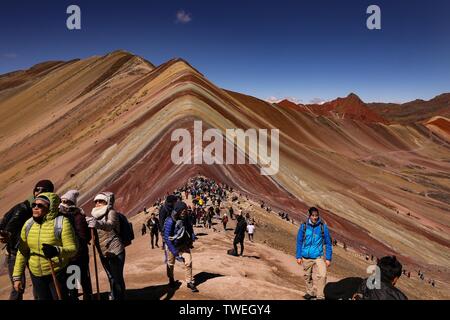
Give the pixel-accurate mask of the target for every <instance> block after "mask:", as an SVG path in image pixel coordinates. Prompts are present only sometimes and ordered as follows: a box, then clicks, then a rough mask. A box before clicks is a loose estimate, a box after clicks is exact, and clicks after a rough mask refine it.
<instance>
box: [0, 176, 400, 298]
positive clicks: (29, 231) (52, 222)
mask: <svg viewBox="0 0 450 320" xmlns="http://www.w3.org/2000/svg"><path fill="white" fill-rule="evenodd" d="M211 186H212V187H211ZM230 189H231V188H229V187H228V188H227V186H225V187H224V186H223V185H218V184H216V183H215V182H214V180H209V179H205V178H201V177H200V178H195V179H192V180H191V182H190V185H188V186H185V188H182V189H181V190H177V191H176V192H175V193H174V194H169V195H167V197H166V199H165V202H164V204H163V205H162V206H161V207H160V210H159V218H156V216H152V217H151V219H152V218H153V219H154V221H153V222H154V223H155V226H154V227H153V228H154V229H153V230H154V231H153V232H154V233H156V234H155V235H154V236H157V234H158V232H159V233H161V235H162V239H163V249H164V252H165V257H166V265H167V276H168V278H169V286H170V287H171V288H176V287H178V286H179V282H177V281H175V279H174V266H175V261H179V262H181V263H182V264H184V267H185V278H186V285H187V287H188V288H189V289H191V290H192V291H193V292H198V289H197V287H196V285H195V283H194V279H193V276H192V254H191V249H193V248H194V246H193V244H194V241H195V240H196V239H197V237H196V235H195V233H194V230H193V225H194V224H195V221H194V220H195V216H194V215H193V214H192V210H191V212H190V211H189V210H188V209H189V208H188V206H187V205H186V203H185V202H183V201H182V196H181V192H185V196H186V197H187V196H188V195H189V194H191V196H193V197H194V199H196V200H197V201H196V202H197V203H194V208H199V207H203V206H204V205H205V203H204V202H205V200H206V201H207V199H205V198H202V196H204V194H205V193H208V195H209V196H215V201H216V203H218V200H219V199H220V202H223V200H224V199H225V198H226V196H227V195H226V190H230ZM217 195H220V196H219V197H217ZM78 196H79V192H78V191H76V190H70V191H68V192H67V193H65V194H64V195H63V196H61V198H60V197H59V196H58V195H57V194H55V193H54V186H53V184H52V183H51V181H49V180H42V181H39V182H38V183H37V184H36V186H35V188H34V190H33V196H32V197H30V198H29V199H27V200H26V201H24V202H22V203H19V204H17V205H16V206H14V207H13V208H12V209H11V210H9V211H8V212H7V213H6V214H5V216H4V218H3V219H2V221H1V223H0V236H1V238H0V240H1V242H3V243H5V244H6V248H7V251H8V272H9V276H10V279H11V283H12V290H11V294H10V299H12V300H20V299H22V298H23V292H24V289H25V283H26V282H25V281H26V279H25V267H26V266H27V267H28V269H29V271H30V276H31V281H32V283H33V295H34V297H35V299H37V300H57V299H73V300H76V299H78V289H77V288H70V289H69V288H68V287H67V286H66V285H65V284H66V283H67V278H68V273H67V269H68V267H69V266H73V265H75V266H77V267H78V268H79V270H80V272H81V277H80V282H81V287H82V291H83V299H85V300H89V299H92V298H93V294H92V291H93V290H92V284H91V276H90V274H89V248H88V246H89V244H91V243H94V246H93V249H94V250H97V251H98V256H99V258H100V261H101V264H102V266H103V268H104V269H105V272H106V274H107V277H108V280H109V284H110V293H109V299H111V300H122V299H124V298H125V290H126V286H125V281H124V277H123V270H124V265H125V256H126V255H125V247H126V246H127V245H129V244H130V243H131V240H132V239H133V238H134V235H133V234H132V227H131V225H130V224H129V223H128V221H127V220H126V218H125V217H124V216H123V215H122V214H121V213H119V212H117V211H116V210H115V209H114V194H112V193H110V192H102V193H99V194H98V195H96V196H95V197H94V199H93V201H94V203H95V207H94V208H93V209H92V212H91V215H90V216H86V215H85V214H84V212H83V210H82V209H81V208H79V207H77V199H78ZM199 196H200V199H202V202H203V203H202V202H200V201H198V200H199V199H198V197H199ZM232 217H233V216H232ZM156 219H158V220H156ZM236 219H237V225H236V228H235V238H234V241H233V247H234V249H233V252H232V254H233V255H238V254H237V253H238V249H237V245H238V244H240V246H241V254H240V255H242V253H243V250H244V243H243V242H244V238H245V232H246V229H247V221H246V219H245V217H244V216H243V215H242V214H238V215H236ZM130 229H131V230H130ZM225 229H226V227H225ZM151 230H152V229H151ZM151 232H152V231H151ZM152 243H153V241H152ZM156 245H157V241H156ZM324 247H325V250H324ZM296 259H297V263H298V264H299V265H302V266H303V269H304V272H305V274H304V279H305V283H306V286H307V293H306V294H305V296H304V298H305V299H323V298H341V299H342V298H354V299H357V298H362V299H406V296H404V294H403V293H401V292H400V291H399V290H398V289H397V288H395V284H396V282H397V280H398V278H399V277H400V276H401V274H402V266H401V264H400V263H399V262H398V260H397V259H396V258H395V257H384V258H382V259H380V260H379V261H378V264H377V265H378V266H379V268H380V270H381V275H382V277H381V281H382V283H383V285H382V287H381V289H377V292H375V293H374V291H373V290H372V289H369V288H368V287H367V282H366V281H365V280H364V279H362V280H361V279H359V278H358V279H357V280H355V281H353V280H354V279H355V278H347V279H350V280H352V281H353V282H351V286H348V282H349V280H347V279H343V280H341V281H340V282H338V283H328V284H327V285H325V284H326V274H327V268H328V267H330V265H331V259H332V240H331V237H330V234H329V231H328V227H327V225H326V224H325V223H324V222H323V221H322V220H321V219H320V216H319V210H318V209H317V208H314V207H312V208H310V209H309V211H308V219H307V221H306V222H305V223H302V224H301V225H300V227H299V231H298V236H297V250H296ZM94 262H95V263H96V255H95V251H94ZM314 267H315V268H317V276H318V277H317V283H316V286H315V287H316V289H315V288H314V283H313V282H314V281H313V277H312V274H313V268H314ZM96 280H97V293H98V276H96ZM344 280H346V281H347V282H346V281H344ZM355 283H358V286H356V285H355ZM349 287H350V289H349ZM380 290H381V291H380ZM342 292H345V294H343V293H342ZM350 293H351V295H350Z"/></svg>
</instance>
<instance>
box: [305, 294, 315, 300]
mask: <svg viewBox="0 0 450 320" xmlns="http://www.w3.org/2000/svg"><path fill="white" fill-rule="evenodd" d="M303 298H304V299H305V300H312V299H314V298H315V296H312V295H310V294H309V293H307V294H305V295H304V296H303Z"/></svg>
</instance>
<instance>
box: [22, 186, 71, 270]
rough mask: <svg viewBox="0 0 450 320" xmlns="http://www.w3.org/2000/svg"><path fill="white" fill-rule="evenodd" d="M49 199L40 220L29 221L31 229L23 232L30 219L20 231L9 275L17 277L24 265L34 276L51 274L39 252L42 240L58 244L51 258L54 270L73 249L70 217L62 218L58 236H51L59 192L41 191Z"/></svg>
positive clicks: (62, 265)
mask: <svg viewBox="0 0 450 320" xmlns="http://www.w3.org/2000/svg"><path fill="white" fill-rule="evenodd" d="M40 196H45V197H47V198H48V199H49V200H50V208H49V212H48V213H47V215H45V217H44V221H43V223H42V224H38V223H33V225H32V226H31V229H30V231H29V233H28V237H27V235H26V227H27V225H28V223H29V222H30V220H32V219H33V218H31V219H29V220H28V221H27V222H25V224H24V226H23V228H22V232H21V235H20V238H21V239H20V244H19V251H18V253H17V258H16V264H15V265H14V272H13V278H14V279H20V278H21V276H22V274H23V273H24V271H25V266H26V265H27V264H28V268H29V269H30V271H31V273H32V274H33V275H34V276H36V277H42V276H47V275H50V274H51V268H50V263H49V262H48V260H47V258H46V257H45V256H44V253H43V252H42V244H44V243H47V244H50V245H53V246H56V247H58V249H59V252H60V255H59V256H58V257H54V258H52V262H53V267H54V270H55V272H58V271H60V270H62V269H64V268H65V267H66V266H67V265H68V264H69V260H70V258H71V257H73V256H74V255H76V253H77V250H78V248H77V242H76V236H75V232H74V230H73V228H72V225H71V223H70V221H69V220H68V219H67V218H64V219H63V224H62V226H63V227H62V233H61V239H57V238H56V237H55V232H54V223H55V218H56V217H57V216H58V213H59V209H58V207H59V203H60V199H59V196H58V195H57V194H55V193H42V194H40Z"/></svg>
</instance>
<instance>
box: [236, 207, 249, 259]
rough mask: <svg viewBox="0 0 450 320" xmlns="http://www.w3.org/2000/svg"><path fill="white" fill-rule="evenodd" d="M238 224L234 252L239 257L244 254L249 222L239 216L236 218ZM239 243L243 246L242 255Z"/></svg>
mask: <svg viewBox="0 0 450 320" xmlns="http://www.w3.org/2000/svg"><path fill="white" fill-rule="evenodd" d="M236 220H237V224H236V229H235V230H234V234H235V237H234V241H233V247H234V252H235V254H236V256H237V255H240V256H242V255H243V254H244V240H245V231H246V230H247V222H245V218H244V217H243V216H242V215H238V216H237V217H236ZM238 243H239V244H240V245H241V253H240V254H238V249H237V245H238Z"/></svg>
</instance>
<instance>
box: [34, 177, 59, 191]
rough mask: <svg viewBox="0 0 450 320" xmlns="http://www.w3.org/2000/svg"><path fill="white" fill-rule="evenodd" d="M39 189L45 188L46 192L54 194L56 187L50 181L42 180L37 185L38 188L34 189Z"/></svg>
mask: <svg viewBox="0 0 450 320" xmlns="http://www.w3.org/2000/svg"><path fill="white" fill-rule="evenodd" d="M37 188H43V189H45V191H46V192H53V191H54V190H55V186H54V185H53V183H52V182H51V181H50V180H41V181H39V182H38V183H36V186H35V187H34V189H37Z"/></svg>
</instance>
